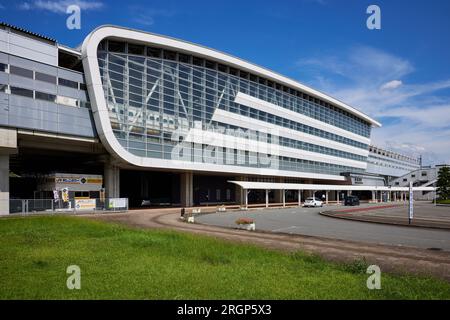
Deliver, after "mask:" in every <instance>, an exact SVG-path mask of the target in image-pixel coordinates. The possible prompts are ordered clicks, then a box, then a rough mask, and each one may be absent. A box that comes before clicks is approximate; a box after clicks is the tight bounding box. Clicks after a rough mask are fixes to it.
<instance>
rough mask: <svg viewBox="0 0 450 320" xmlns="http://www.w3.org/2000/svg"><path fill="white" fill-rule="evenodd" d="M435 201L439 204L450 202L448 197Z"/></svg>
mask: <svg viewBox="0 0 450 320" xmlns="http://www.w3.org/2000/svg"><path fill="white" fill-rule="evenodd" d="M436 203H439V204H450V199H447V200H437V201H436Z"/></svg>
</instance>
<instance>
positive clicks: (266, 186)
mask: <svg viewBox="0 0 450 320" xmlns="http://www.w3.org/2000/svg"><path fill="white" fill-rule="evenodd" d="M228 182H230V183H234V184H236V185H238V186H240V187H241V188H242V189H245V190H313V191H314V190H316V191H317V190H328V191H333V190H336V191H409V187H388V186H355V185H335V184H300V183H275V182H252V181H228ZM435 190H436V188H434V187H413V191H435Z"/></svg>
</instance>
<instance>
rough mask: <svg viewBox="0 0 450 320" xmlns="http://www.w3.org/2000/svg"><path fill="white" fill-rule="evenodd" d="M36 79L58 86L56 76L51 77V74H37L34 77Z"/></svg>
mask: <svg viewBox="0 0 450 320" xmlns="http://www.w3.org/2000/svg"><path fill="white" fill-rule="evenodd" d="M34 78H35V79H36V80H39V81H44V82H48V83H52V84H56V76H52V75H49V74H45V73H41V72H36V74H35V75H34Z"/></svg>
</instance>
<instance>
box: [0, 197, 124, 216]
mask: <svg viewBox="0 0 450 320" xmlns="http://www.w3.org/2000/svg"><path fill="white" fill-rule="evenodd" d="M6 201H8V200H6ZM125 211H128V198H106V199H69V201H67V202H64V201H62V200H61V199H60V200H54V199H10V200H9V213H10V214H32V213H102V212H105V213H107V212H125Z"/></svg>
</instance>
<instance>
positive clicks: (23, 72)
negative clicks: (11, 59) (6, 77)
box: [9, 66, 33, 79]
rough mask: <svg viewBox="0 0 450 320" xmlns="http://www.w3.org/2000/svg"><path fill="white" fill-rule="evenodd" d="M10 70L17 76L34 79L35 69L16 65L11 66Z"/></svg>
mask: <svg viewBox="0 0 450 320" xmlns="http://www.w3.org/2000/svg"><path fill="white" fill-rule="evenodd" d="M9 72H10V73H11V74H15V75H17V76H21V77H25V78H30V79H33V70H29V69H24V68H21V67H16V66H10V68H9Z"/></svg>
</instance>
